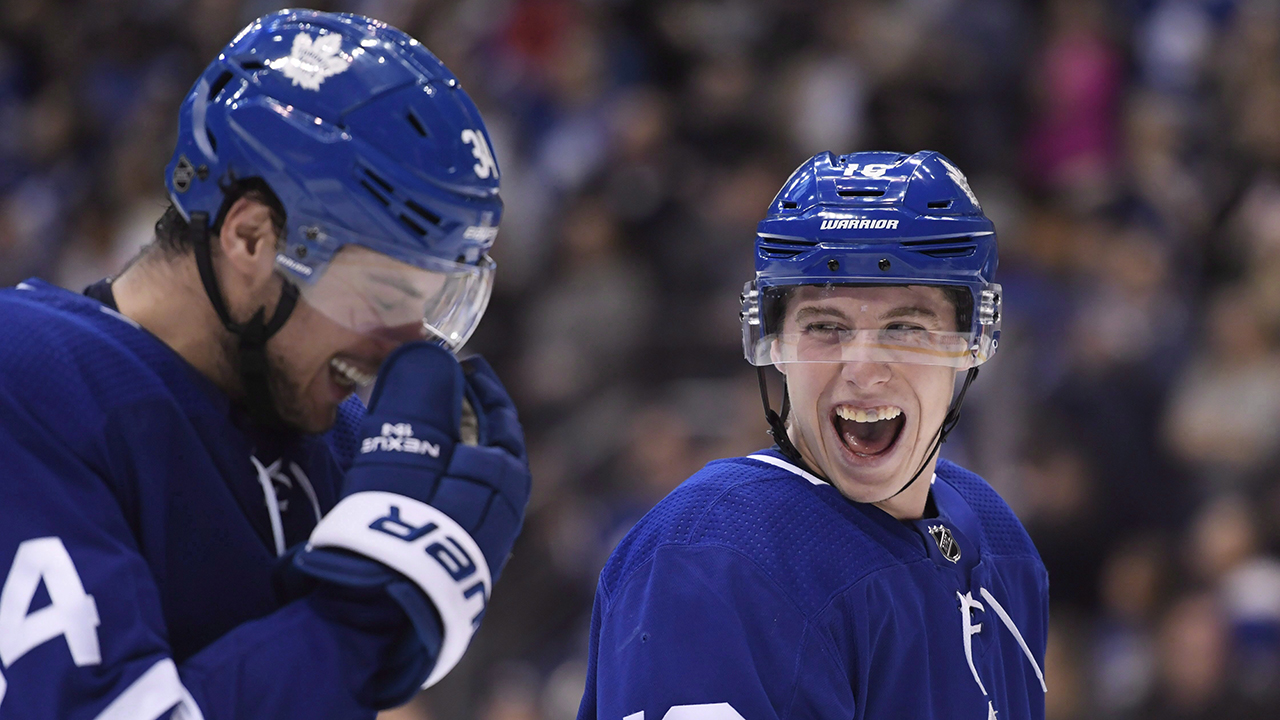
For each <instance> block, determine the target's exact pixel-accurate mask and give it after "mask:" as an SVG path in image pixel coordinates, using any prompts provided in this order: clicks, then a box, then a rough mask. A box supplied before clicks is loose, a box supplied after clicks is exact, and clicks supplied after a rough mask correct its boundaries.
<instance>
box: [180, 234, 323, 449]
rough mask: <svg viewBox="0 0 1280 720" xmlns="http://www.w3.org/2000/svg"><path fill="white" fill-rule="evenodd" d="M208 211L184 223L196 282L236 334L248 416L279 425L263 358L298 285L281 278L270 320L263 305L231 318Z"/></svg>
mask: <svg viewBox="0 0 1280 720" xmlns="http://www.w3.org/2000/svg"><path fill="white" fill-rule="evenodd" d="M209 235H210V233H209V215H208V213H204V212H193V213H191V219H190V221H189V222H188V223H187V241H188V242H189V243H190V245H191V247H192V248H193V250H194V251H195V256H196V268H197V269H198V270H199V271H200V283H201V284H202V285H204V292H205V295H207V296H208V297H209V302H210V303H211V304H212V305H213V310H214V312H216V313H218V319H220V320H221V321H222V326H223V327H225V328H226V329H227V332H229V333H231V334H232V335H235V336H236V337H237V338H239V340H240V343H239V349H240V363H239V365H240V381H241V384H242V385H243V387H244V392H245V399H244V404H245V407H246V409H247V410H248V412H249V417H250V419H252V420H253V422H254V423H255V424H257V425H260V426H263V427H280V426H284V425H285V422H284V420H283V419H281V417H280V413H279V411H277V409H276V404H275V400H274V399H273V398H272V396H271V383H270V380H269V378H270V372H269V365H268V362H267V340H268V339H269V338H270V337H271V336H272V335H275V334H276V332H278V331H279V330H280V328H281V327H283V326H284V324H285V322H286V321H287V320H288V319H289V315H290V314H292V313H293V309H294V307H295V306H296V305H297V303H298V288H297V286H296V285H294V284H293V283H291V282H289V281H287V280H286V281H285V283H284V287H283V288H281V290H280V301H279V302H278V303H277V304H276V310H275V312H274V313H273V314H272V315H271V319H270V320H265V317H266V308H258V312H256V313H254V315H253V317H252V318H250V319H249V321H248V322H245V323H237V322H235V321H234V320H232V319H231V314H230V313H229V312H228V311H227V304H226V301H225V300H223V298H222V290H221V288H219V287H218V278H217V276H216V275H215V274H214V272H213V250H212V247H211V244H210V237H209Z"/></svg>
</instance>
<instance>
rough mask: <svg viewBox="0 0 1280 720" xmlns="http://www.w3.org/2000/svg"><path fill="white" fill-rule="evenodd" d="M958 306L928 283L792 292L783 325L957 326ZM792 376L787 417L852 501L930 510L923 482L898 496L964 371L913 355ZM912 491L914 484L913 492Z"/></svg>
mask: <svg viewBox="0 0 1280 720" xmlns="http://www.w3.org/2000/svg"><path fill="white" fill-rule="evenodd" d="M956 329H957V328H956V308H955V305H954V304H953V303H952V301H951V300H950V299H948V297H947V295H946V294H945V293H944V291H943V290H941V289H940V288H937V287H927V286H921V285H909V286H905V285H897V286H882V287H836V288H829V287H828V288H818V287H813V286H802V287H799V288H797V289H796V291H795V293H794V294H793V295H792V296H791V297H790V299H788V301H787V304H786V313H785V316H784V318H783V332H784V333H787V334H791V333H816V334H822V333H835V332H840V331H849V330H880V331H903V332H908V331H915V330H926V331H931V332H954V331H956ZM777 367H779V369H781V371H782V372H783V373H784V374H785V375H786V380H787V391H788V393H789V394H790V398H791V412H790V415H789V417H788V421H787V425H788V430H789V434H790V437H791V440H792V442H793V443H794V444H795V446H796V449H797V450H799V451H800V454H801V455H802V456H803V457H804V459H805V461H806V462H808V463H809V464H810V465H811V466H812V467H814V468H816V469H817V470H818V471H819V472H821V473H822V474H823V475H825V476H826V477H827V478H828V479H829V480H830V481H831V482H832V483H833V484H834V485H835V486H836V488H837V489H839V490H840V492H841V493H843V494H844V495H845V497H848V498H849V499H851V500H854V501H857V502H864V503H877V504H881V503H885V502H886V501H889V499H890V498H891V497H892V498H893V500H892V501H889V503H888V506H886V505H883V504H882V507H884V509H886V510H888V511H889V512H890V513H891V514H894V515H895V516H900V517H901V516H904V515H909V514H913V511H912V510H911V508H912V507H913V506H915V505H919V507H920V509H921V510H922V509H923V503H924V498H926V497H927V493H928V486H929V485H928V482H927V480H928V478H929V477H930V476H931V474H932V472H933V467H932V465H933V463H934V461H931V462H930V466H929V467H927V468H925V469H924V471H923V472H922V473H921V475H922V477H923V478H924V481H923V482H917V483H915V484H914V485H913V486H912V488H911V491H908V492H906V493H903V495H901V496H898V497H893V496H894V495H895V493H897V492H898V491H899V489H901V488H902V486H903V485H904V484H906V482H907V481H908V480H910V479H911V476H912V475H913V474H914V473H915V472H916V470H917V469H919V468H920V466H921V464H922V463H924V462H925V458H926V457H928V455H929V450H930V447H931V445H932V443H933V442H934V440H935V438H936V437H937V434H938V430H939V428H940V427H941V425H942V421H943V418H944V417H945V416H946V414H947V408H948V406H949V405H950V403H951V395H952V390H953V388H954V386H955V380H956V371H955V369H953V368H951V367H945V366H941V365H920V364H912V363H905V362H831V363H826V362H793V363H783V364H780V365H778V366H777ZM912 491H914V492H912ZM916 512H918V511H916Z"/></svg>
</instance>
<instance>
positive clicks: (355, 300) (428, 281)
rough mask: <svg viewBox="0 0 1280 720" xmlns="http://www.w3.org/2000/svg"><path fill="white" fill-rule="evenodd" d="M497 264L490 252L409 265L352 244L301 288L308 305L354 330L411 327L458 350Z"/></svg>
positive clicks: (485, 303) (475, 318)
mask: <svg viewBox="0 0 1280 720" xmlns="http://www.w3.org/2000/svg"><path fill="white" fill-rule="evenodd" d="M494 269H495V264H494V262H493V260H492V259H490V258H489V257H488V256H487V255H486V256H484V257H482V258H481V259H480V262H479V263H478V264H475V265H472V264H467V263H458V262H451V261H448V260H442V259H439V258H435V257H430V256H424V257H422V258H420V259H419V260H417V261H416V264H413V265H410V264H408V263H405V262H401V261H399V260H396V259H394V258H392V257H390V256H387V255H384V254H382V253H379V252H376V251H374V250H370V249H368V248H366V247H362V246H360V245H354V244H352V245H345V246H343V247H342V248H341V249H340V250H339V251H338V252H337V254H336V255H334V257H333V259H332V260H331V261H330V262H329V263H328V265H326V266H325V268H324V269H323V271H322V272H321V273H320V275H319V277H318V278H317V279H315V280H313V281H311V282H304V283H300V284H299V290H300V294H301V296H302V300H303V301H305V302H306V303H307V304H308V305H310V306H311V307H313V308H315V309H316V310H317V311H319V312H320V313H321V314H323V315H324V316H325V317H327V318H329V319H330V320H332V321H333V322H335V323H337V324H338V325H340V326H342V327H344V328H346V329H348V330H351V331H353V332H356V333H360V334H378V333H380V332H385V331H388V330H396V331H403V330H404V329H405V328H406V327H410V328H413V329H415V330H416V329H420V331H421V334H422V337H423V338H424V339H427V340H435V341H438V342H441V343H442V344H444V345H445V346H446V347H448V348H449V349H450V350H452V351H454V352H457V351H458V350H459V349H460V348H461V347H462V346H463V345H464V344H465V343H466V342H467V339H468V338H470V337H471V333H472V332H474V331H475V329H476V326H477V325H478V324H479V323H480V318H481V317H482V316H483V315H484V311H485V308H486V307H488V305H489V295H490V293H491V292H492V290H493V273H494Z"/></svg>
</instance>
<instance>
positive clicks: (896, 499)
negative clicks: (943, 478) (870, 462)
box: [875, 460, 937, 522]
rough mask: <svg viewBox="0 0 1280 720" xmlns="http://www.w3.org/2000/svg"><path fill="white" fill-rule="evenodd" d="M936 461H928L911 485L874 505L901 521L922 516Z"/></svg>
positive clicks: (927, 500) (926, 504) (927, 499)
mask: <svg viewBox="0 0 1280 720" xmlns="http://www.w3.org/2000/svg"><path fill="white" fill-rule="evenodd" d="M936 463H937V460H933V461H930V463H929V466H928V467H926V468H925V469H924V470H922V471H921V472H920V476H919V477H917V478H916V481H915V482H913V483H911V487H909V488H907V489H906V490H903V491H902V492H900V493H898V494H897V495H894V496H893V497H891V498H889V499H887V500H882V501H880V502H878V503H875V506H876V507H878V508H880V509H881V510H883V511H885V512H887V513H889V514H890V515H892V516H893V517H894V518H895V519H897V520H901V521H903V522H906V521H909V520H919V519H920V518H922V517H924V515H925V509H926V507H927V506H928V505H929V485H930V481H931V480H932V479H933V468H934V465H935V464H936ZM909 479H910V478H903V479H902V482H903V483H905V482H906V481H907V480H909Z"/></svg>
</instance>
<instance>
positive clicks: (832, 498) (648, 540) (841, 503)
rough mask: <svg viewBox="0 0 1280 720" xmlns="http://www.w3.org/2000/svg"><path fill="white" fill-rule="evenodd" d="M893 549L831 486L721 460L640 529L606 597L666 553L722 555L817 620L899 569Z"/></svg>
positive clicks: (613, 571)
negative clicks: (845, 593)
mask: <svg viewBox="0 0 1280 720" xmlns="http://www.w3.org/2000/svg"><path fill="white" fill-rule="evenodd" d="M885 539H886V538H884V537H883V536H882V532H881V531H880V530H879V528H877V527H876V525H875V523H874V522H872V521H871V520H870V519H869V518H868V517H867V515H866V514H865V513H864V512H862V511H861V510H859V509H858V508H856V507H854V506H853V505H852V504H851V503H849V502H848V501H847V500H845V499H844V497H843V496H841V495H840V493H839V492H838V491H837V490H835V489H834V488H832V487H831V486H829V485H826V484H825V483H819V484H818V485H814V484H812V483H811V482H809V481H808V480H806V479H804V478H803V477H800V476H798V475H796V474H795V473H793V472H790V471H788V470H786V469H783V468H781V467H777V466H774V465H770V464H769V463H765V462H761V461H759V460H755V459H752V458H749V457H741V458H731V459H727V460H716V461H714V462H711V463H709V464H708V465H706V466H705V467H704V468H702V469H701V470H700V471H698V472H697V473H695V474H694V475H693V476H691V477H690V478H689V479H688V480H686V481H685V482H683V483H681V485H680V486H679V487H678V488H676V489H675V490H673V491H672V492H671V493H670V494H669V495H667V497H666V498H664V499H663V500H662V501H661V502H659V503H658V504H657V505H656V506H654V508H653V509H652V510H650V511H649V512H648V513H647V514H646V515H645V516H644V517H643V518H642V519H641V520H640V521H639V522H638V523H636V525H635V527H633V528H632V529H631V531H630V532H629V533H627V536H626V537H625V538H624V539H623V540H622V542H620V543H619V544H618V547H617V548H616V549H615V551H614V553H613V555H612V556H611V557H610V559H609V562H608V563H607V564H606V566H605V568H604V570H603V572H602V573H601V576H600V578H601V587H602V589H604V590H605V592H606V593H608V592H610V591H611V589H612V588H616V587H619V586H620V585H621V583H623V582H625V581H626V580H627V579H628V578H629V577H630V575H631V574H632V573H633V572H635V571H636V570H638V569H641V568H642V567H644V566H645V565H646V563H648V561H649V560H650V559H652V558H653V556H654V554H655V553H656V552H657V550H658V549H659V548H663V547H670V546H686V547H690V548H701V547H709V546H716V547H722V548H727V549H729V550H733V551H735V552H736V553H737V554H738V555H739V556H740V557H741V558H742V560H743V562H751V563H754V564H755V565H756V566H757V567H758V568H759V569H760V570H761V571H762V572H764V573H765V574H766V575H768V576H770V577H771V578H772V579H773V580H774V581H775V582H776V583H777V584H778V586H779V587H781V588H784V589H785V591H786V592H787V593H788V595H790V596H791V599H792V600H793V601H794V602H795V603H796V604H797V606H798V607H799V608H800V609H801V611H802V612H806V613H808V612H813V611H816V610H817V609H818V608H820V607H821V606H823V605H824V604H825V603H826V602H827V600H828V599H829V598H830V597H831V596H832V595H834V594H835V593H837V592H840V591H842V590H843V589H845V588H847V587H848V586H849V585H850V584H852V583H855V582H857V581H858V580H859V579H860V578H861V577H864V576H866V575H867V574H870V573H871V572H874V571H875V570H877V569H880V568H883V567H887V566H889V565H893V564H896V563H898V562H899V561H900V558H898V557H897V556H895V555H894V553H893V551H892V550H890V549H889V548H888V544H887V543H886V542H885Z"/></svg>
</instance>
